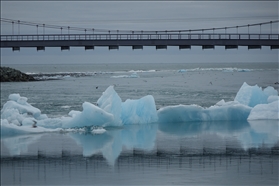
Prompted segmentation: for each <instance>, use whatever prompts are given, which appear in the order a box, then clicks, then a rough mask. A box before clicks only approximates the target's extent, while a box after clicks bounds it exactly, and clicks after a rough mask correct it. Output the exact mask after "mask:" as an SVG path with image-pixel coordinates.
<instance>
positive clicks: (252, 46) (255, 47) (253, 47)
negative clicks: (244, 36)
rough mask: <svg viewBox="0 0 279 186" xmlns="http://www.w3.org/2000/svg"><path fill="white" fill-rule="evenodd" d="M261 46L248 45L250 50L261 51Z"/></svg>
mask: <svg viewBox="0 0 279 186" xmlns="http://www.w3.org/2000/svg"><path fill="white" fill-rule="evenodd" d="M261 48H262V46H261V45H248V49H261Z"/></svg>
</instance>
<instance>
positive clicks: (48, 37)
mask: <svg viewBox="0 0 279 186" xmlns="http://www.w3.org/2000/svg"><path fill="white" fill-rule="evenodd" d="M1 21H2V22H6V23H10V24H11V25H12V34H10V35H1V48H12V49H13V51H16V50H20V48H21V47H35V48H36V49H37V50H45V47H60V48H61V50H69V49H70V47H84V48H85V50H90V49H94V48H95V47H108V49H109V50H112V49H119V47H120V46H130V47H132V49H133V50H134V49H143V47H144V46H155V47H156V49H167V47H168V46H178V48H179V49H190V48H191V47H192V46H201V47H202V49H214V48H215V46H224V47H225V49H236V48H238V47H239V46H247V47H248V49H260V48H261V47H262V46H269V47H270V49H279V33H278V30H277V33H272V25H273V24H275V23H277V24H278V20H277V21H270V22H264V23H256V24H251V25H241V26H233V27H221V28H208V29H196V30H171V31H167V30H166V31H119V30H98V29H88V28H87V29H86V28H76V27H60V26H56V25H45V24H38V23H30V22H22V21H21V22H20V21H15V20H9V19H1ZM15 23H17V25H18V34H14V24H15ZM21 24H23V25H28V26H35V27H36V28H37V33H36V34H20V25H21ZM263 25H270V30H269V31H268V32H269V33H267V32H265V33H262V27H263ZM256 26H257V27H259V28H260V29H259V30H260V31H259V33H250V28H252V27H256ZM39 27H41V28H43V34H39V32H38V30H39ZM45 28H52V29H59V30H60V31H61V33H59V34H57V33H56V34H45ZM240 28H247V33H238V29H240ZM277 28H278V27H277ZM63 29H64V30H66V31H68V33H67V34H65V33H63V32H62V31H63ZM232 29H234V32H231V30H232ZM73 30H75V31H81V32H84V33H74V34H73V33H70V31H71V32H72V31H73ZM220 30H222V31H223V32H220ZM229 30H230V32H229ZM89 31H92V33H88V32H89ZM218 31H219V32H218Z"/></svg>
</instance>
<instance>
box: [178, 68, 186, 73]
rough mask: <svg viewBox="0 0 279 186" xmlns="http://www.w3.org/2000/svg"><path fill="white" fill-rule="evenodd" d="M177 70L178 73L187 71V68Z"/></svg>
mask: <svg viewBox="0 0 279 186" xmlns="http://www.w3.org/2000/svg"><path fill="white" fill-rule="evenodd" d="M177 72H179V73H185V72H187V70H185V69H180V70H178V71H177Z"/></svg>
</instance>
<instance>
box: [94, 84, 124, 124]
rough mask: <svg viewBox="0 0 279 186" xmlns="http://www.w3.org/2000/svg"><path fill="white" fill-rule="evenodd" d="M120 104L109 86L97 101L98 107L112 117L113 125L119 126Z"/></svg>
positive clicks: (118, 98) (116, 95)
mask: <svg viewBox="0 0 279 186" xmlns="http://www.w3.org/2000/svg"><path fill="white" fill-rule="evenodd" d="M121 104H122V100H121V98H120V97H119V96H118V94H117V93H116V92H115V90H114V88H113V86H109V87H108V88H107V89H106V91H105V92H103V95H102V96H101V97H100V98H99V99H98V101H97V105H98V107H100V108H101V109H103V110H104V111H106V112H108V113H110V114H112V115H113V117H114V122H115V125H120V124H121V119H120V117H121Z"/></svg>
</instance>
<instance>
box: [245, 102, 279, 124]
mask: <svg viewBox="0 0 279 186" xmlns="http://www.w3.org/2000/svg"><path fill="white" fill-rule="evenodd" d="M260 119H279V101H278V100H277V101H274V102H271V103H269V104H258V105H256V106H255V107H254V108H253V109H252V110H251V113H250V115H249V117H248V120H260Z"/></svg>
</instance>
